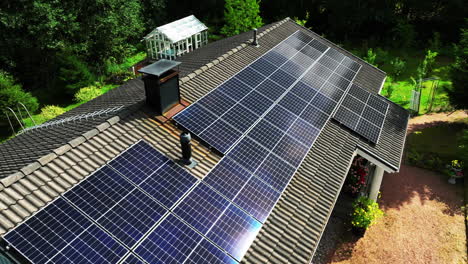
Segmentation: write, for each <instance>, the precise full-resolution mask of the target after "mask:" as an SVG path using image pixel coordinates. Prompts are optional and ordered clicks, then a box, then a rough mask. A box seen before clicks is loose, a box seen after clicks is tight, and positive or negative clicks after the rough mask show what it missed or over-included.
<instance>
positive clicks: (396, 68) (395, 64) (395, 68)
mask: <svg viewBox="0 0 468 264" xmlns="http://www.w3.org/2000/svg"><path fill="white" fill-rule="evenodd" d="M390 64H391V65H392V75H393V77H395V79H398V77H399V76H400V74H401V73H402V72H403V71H404V70H405V67H406V62H405V61H404V60H402V59H400V58H398V57H396V58H395V59H393V60H391V61H390Z"/></svg>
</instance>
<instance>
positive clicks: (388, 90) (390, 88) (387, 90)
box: [383, 76, 395, 98]
mask: <svg viewBox="0 0 468 264" xmlns="http://www.w3.org/2000/svg"><path fill="white" fill-rule="evenodd" d="M385 84H387V85H386V86H384V89H383V90H385V93H383V94H384V95H385V97H387V98H390V97H392V94H393V90H394V89H395V88H394V84H393V79H392V77H390V76H387V79H386V80H385Z"/></svg>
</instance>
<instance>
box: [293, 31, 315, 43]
mask: <svg viewBox="0 0 468 264" xmlns="http://www.w3.org/2000/svg"><path fill="white" fill-rule="evenodd" d="M292 37H293V38H297V39H299V40H301V41H302V42H304V43H309V42H310V41H311V40H312V39H314V38H312V37H311V36H309V35H307V34H305V33H304V32H302V31H297V32H295V33H294V34H293V35H292Z"/></svg>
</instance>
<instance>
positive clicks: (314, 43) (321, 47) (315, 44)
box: [308, 39, 328, 52]
mask: <svg viewBox="0 0 468 264" xmlns="http://www.w3.org/2000/svg"><path fill="white" fill-rule="evenodd" d="M308 45H309V46H311V47H312V48H314V49H317V50H318V51H321V52H324V51H326V50H327V48H328V47H327V45H325V44H323V43H321V42H320V41H318V40H316V39H314V40H312V41H311V42H309V44H308Z"/></svg>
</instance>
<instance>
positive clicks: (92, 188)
mask: <svg viewBox="0 0 468 264" xmlns="http://www.w3.org/2000/svg"><path fill="white" fill-rule="evenodd" d="M135 188H136V187H135V186H134V185H133V184H131V183H130V182H129V181H128V180H127V179H125V178H124V177H123V176H121V175H120V174H118V173H117V172H115V171H114V170H112V169H111V168H109V167H108V166H104V167H103V168H101V169H100V170H98V171H96V172H95V173H94V174H93V175H91V176H89V177H88V178H87V179H86V180H84V181H83V182H81V183H80V184H78V185H77V186H76V187H75V188H73V189H71V190H70V191H68V192H67V193H65V194H64V197H65V198H66V199H67V200H68V201H70V202H71V203H73V204H74V205H75V206H76V207H78V208H79V209H81V210H82V211H83V212H85V213H86V214H87V215H88V216H89V217H91V218H92V219H94V220H97V219H98V218H100V217H101V216H102V215H103V214H105V213H106V212H107V211H108V210H109V209H111V208H112V207H113V206H115V205H116V204H117V203H119V201H120V200H121V199H122V198H124V197H125V195H127V194H128V193H129V192H131V191H132V190H134V189H135Z"/></svg>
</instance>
